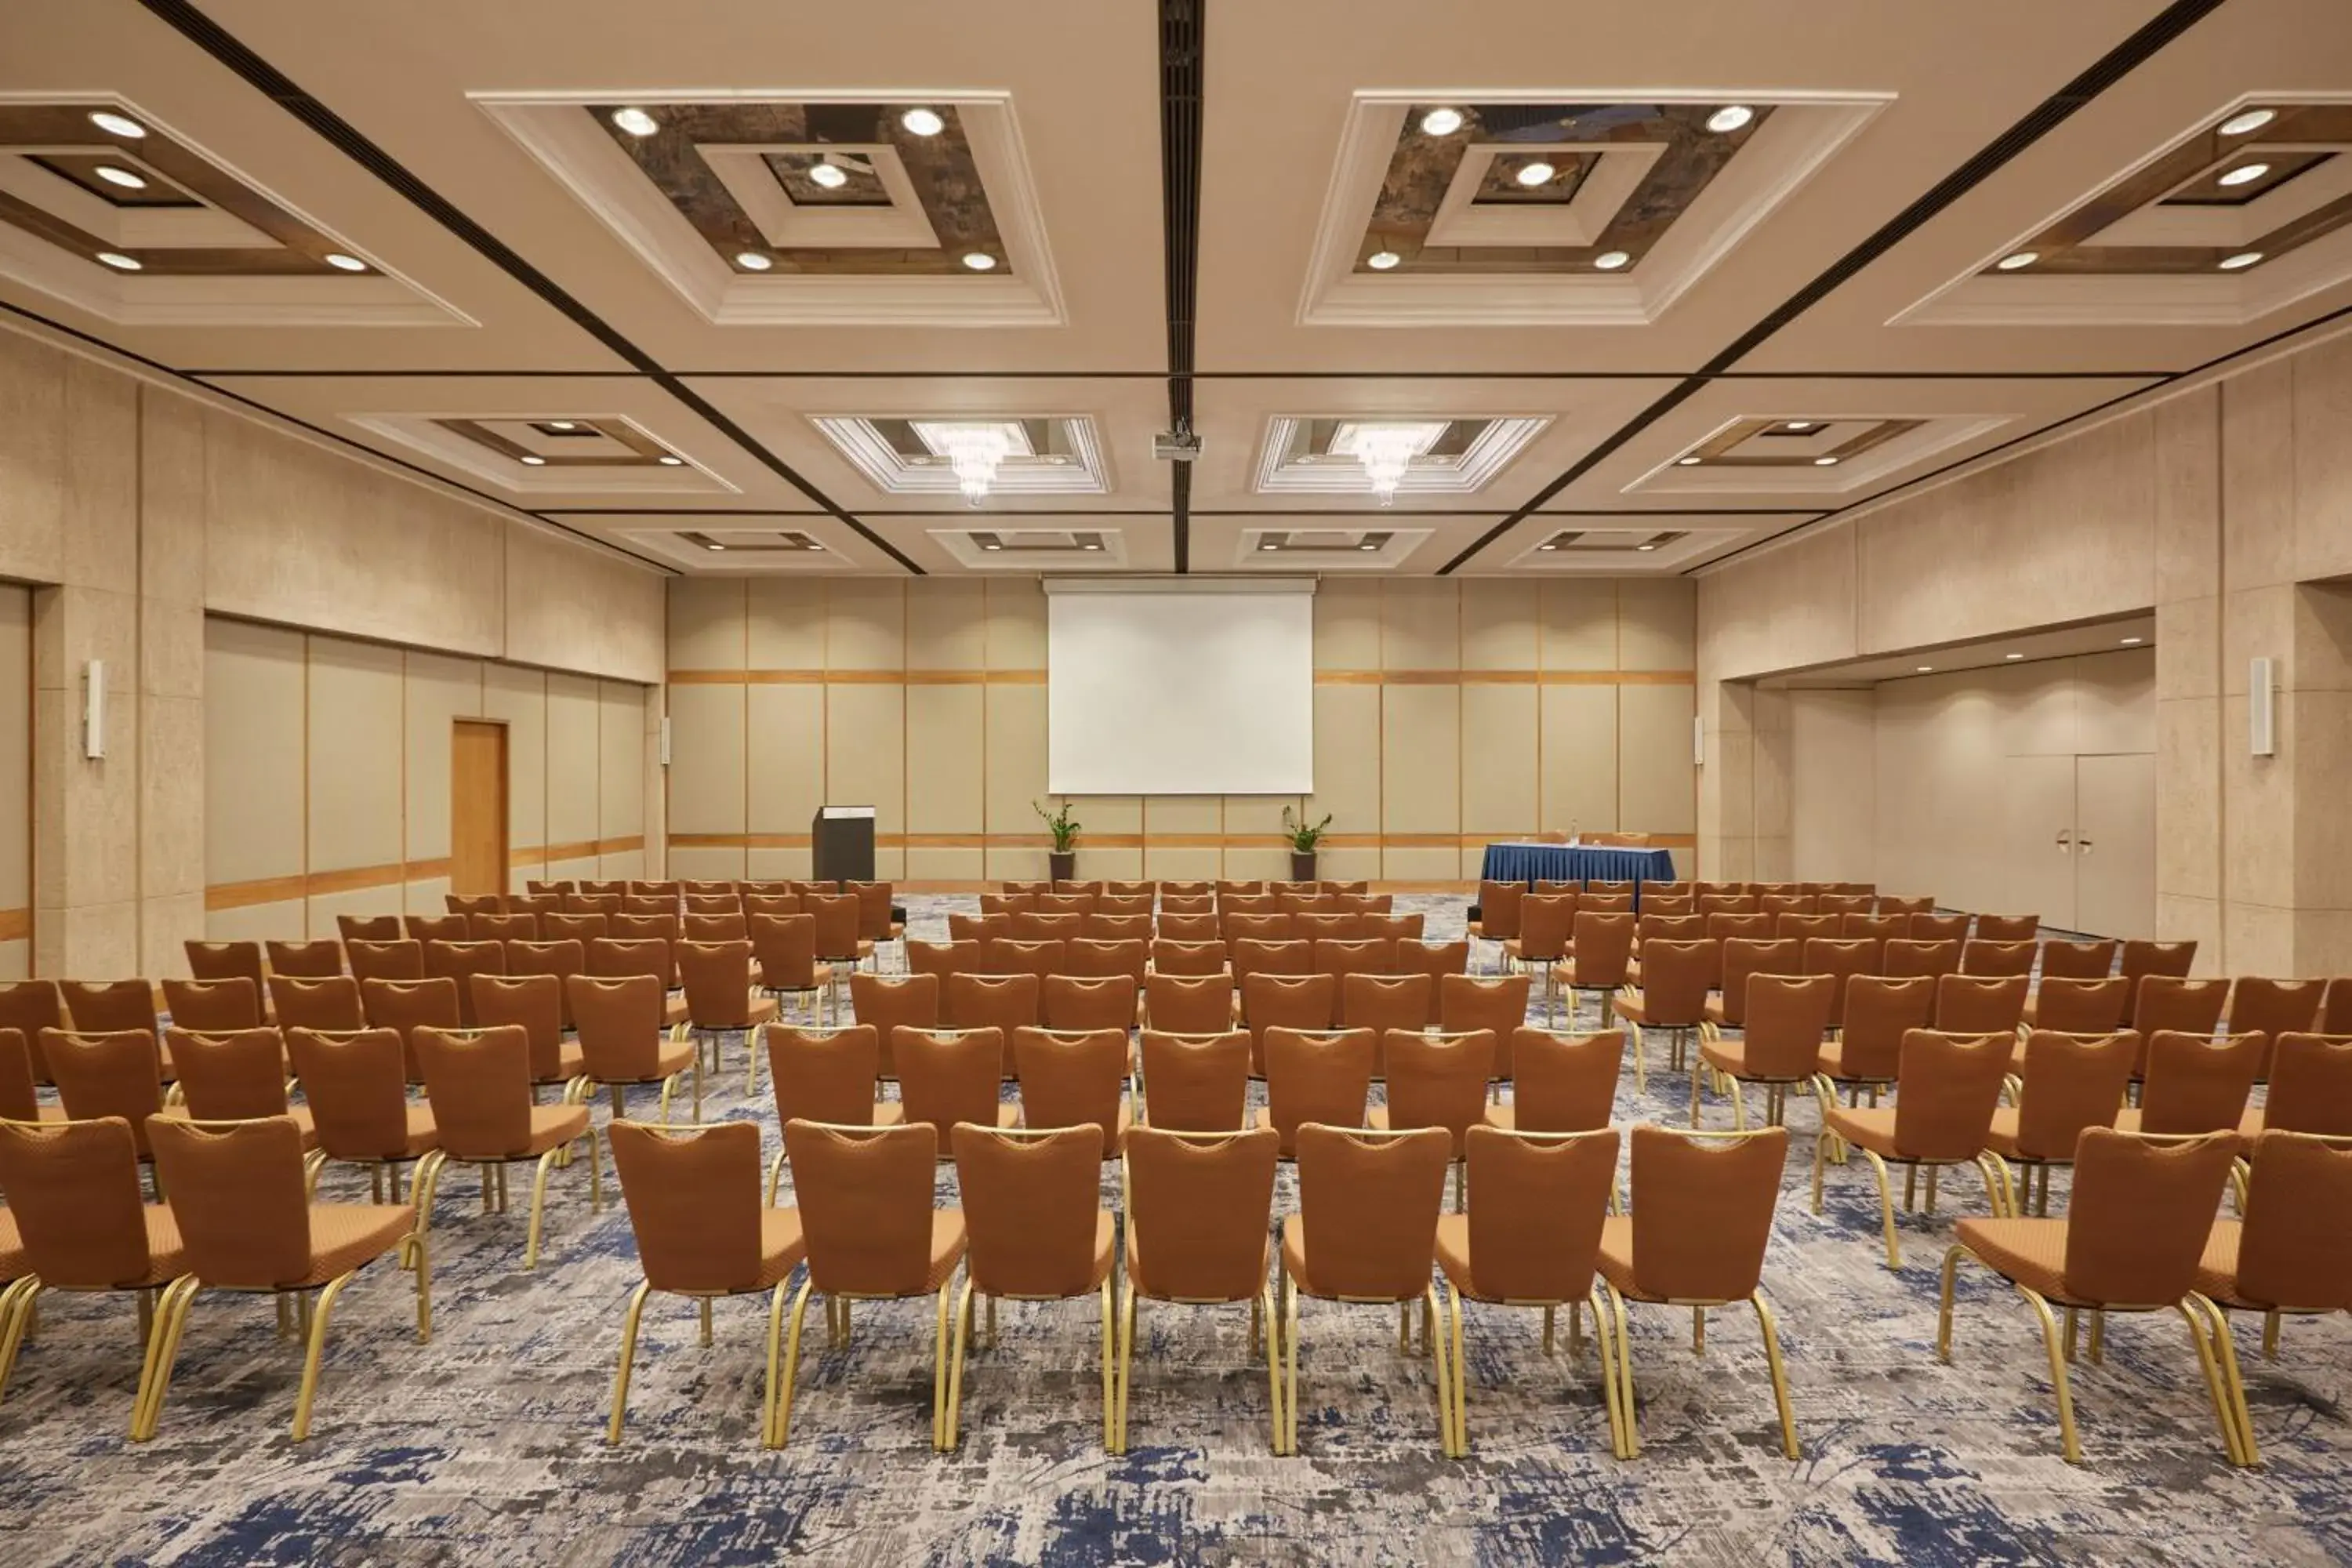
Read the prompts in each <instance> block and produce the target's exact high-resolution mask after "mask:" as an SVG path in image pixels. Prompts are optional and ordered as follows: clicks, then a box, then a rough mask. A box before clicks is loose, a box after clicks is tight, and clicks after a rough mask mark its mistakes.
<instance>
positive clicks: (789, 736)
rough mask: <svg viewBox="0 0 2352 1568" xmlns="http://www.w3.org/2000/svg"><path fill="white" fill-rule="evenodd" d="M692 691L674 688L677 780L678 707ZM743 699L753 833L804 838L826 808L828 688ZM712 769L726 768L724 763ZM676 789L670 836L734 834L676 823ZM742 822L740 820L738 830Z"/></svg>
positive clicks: (768, 689) (768, 690)
mask: <svg viewBox="0 0 2352 1568" xmlns="http://www.w3.org/2000/svg"><path fill="white" fill-rule="evenodd" d="M691 689H693V688H691V687H685V686H673V687H671V688H670V701H671V704H672V712H671V714H670V757H671V759H672V765H671V768H670V773H671V774H672V777H673V780H675V776H676V774H677V758H679V757H680V756H683V755H685V754H686V753H685V752H681V751H680V750H679V742H678V733H679V721H678V718H677V712H676V704H677V699H678V698H679V697H680V696H682V695H683V694H684V693H686V692H688V691H689V690H691ZM718 689H720V690H724V689H726V688H723V687H722V688H718ZM745 696H746V698H747V700H748V702H749V706H750V715H751V719H750V722H751V738H750V745H751V782H750V788H751V802H750V816H749V818H748V821H749V824H750V831H751V832H753V833H806V832H807V831H808V830H809V819H810V818H811V817H813V816H815V815H816V809H817V807H819V806H821V805H824V803H825V795H824V687H822V686H754V687H752V688H751V689H749V690H748V691H747V692H746V693H745ZM736 722H737V724H738V725H739V726H740V724H741V723H742V722H743V721H742V720H740V719H738V720H737V721H736ZM714 765H724V760H723V759H721V760H719V763H715V764H714ZM735 771H736V773H738V774H739V775H740V774H741V773H742V772H743V758H742V755H741V754H740V752H739V753H738V754H737V756H736V759H735ZM742 787H743V786H742V785H741V784H738V785H737V786H736V788H737V789H738V791H739V792H740V790H741V789H742ZM670 789H671V794H670V809H671V820H670V828H671V831H673V832H677V833H688V832H695V831H702V832H724V831H733V830H731V829H719V828H704V829H699V830H698V829H693V828H689V827H688V826H685V825H684V824H683V823H681V822H680V821H678V820H677V784H676V783H675V782H673V783H672V784H671V786H670ZM844 804H846V805H864V804H866V803H864V802H862V801H861V802H845V803H844ZM877 804H878V803H877ZM743 820H745V819H742V818H740V817H739V820H738V827H739V828H740V826H741V825H742V822H743ZM801 854H802V857H803V858H806V857H807V854H808V852H807V851H806V850H803V851H801Z"/></svg>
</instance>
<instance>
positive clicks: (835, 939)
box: [801, 893, 859, 959]
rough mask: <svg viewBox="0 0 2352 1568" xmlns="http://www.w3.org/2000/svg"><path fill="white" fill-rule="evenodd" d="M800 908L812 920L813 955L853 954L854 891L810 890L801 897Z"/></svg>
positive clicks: (855, 939) (855, 936) (843, 956)
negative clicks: (821, 891) (814, 936)
mask: <svg viewBox="0 0 2352 1568" xmlns="http://www.w3.org/2000/svg"><path fill="white" fill-rule="evenodd" d="M801 909H802V910H803V912H805V913H806V914H807V915H808V916H809V918H810V919H812V920H814V921H816V955H817V956H818V957H819V958H841V959H849V958H855V957H856V956H857V943H858V941H859V938H858V934H857V931H858V915H859V907H858V901H857V895H856V894H855V893H835V894H832V895H829V896H828V895H826V894H824V893H812V894H810V895H808V896H807V897H805V898H803V899H802V900H801Z"/></svg>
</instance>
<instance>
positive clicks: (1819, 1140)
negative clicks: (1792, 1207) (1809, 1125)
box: [1813, 1127, 1830, 1214]
mask: <svg viewBox="0 0 2352 1568" xmlns="http://www.w3.org/2000/svg"><path fill="white" fill-rule="evenodd" d="M1829 1142H1830V1130H1829V1129H1828V1128H1827V1127H1824V1128H1822V1130H1821V1131H1819V1132H1817V1133H1815V1134H1813V1212H1814V1213H1815V1214H1819V1213H1821V1212H1822V1155H1823V1154H1824V1153H1825V1152H1827V1150H1828V1148H1829Z"/></svg>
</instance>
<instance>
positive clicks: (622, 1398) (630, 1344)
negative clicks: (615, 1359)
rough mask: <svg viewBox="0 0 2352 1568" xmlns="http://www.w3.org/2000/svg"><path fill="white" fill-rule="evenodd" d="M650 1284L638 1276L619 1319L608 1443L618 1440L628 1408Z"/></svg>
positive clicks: (607, 1432)
mask: <svg viewBox="0 0 2352 1568" xmlns="http://www.w3.org/2000/svg"><path fill="white" fill-rule="evenodd" d="M653 1288H654V1287H653V1281H651V1280H649V1279H648V1280H641V1281H640V1282H639V1283H638V1285H637V1288H636V1289H635V1290H632V1291H630V1292H629V1310H628V1311H627V1312H626V1313H625V1315H624V1316H623V1317H622V1319H621V1370H620V1371H619V1372H618V1373H614V1377H613V1419H612V1422H611V1424H610V1425H608V1426H606V1427H605V1428H604V1441H605V1442H607V1443H617V1442H619V1441H620V1440H621V1419H622V1417H623V1416H624V1415H626V1414H627V1413H628V1408H629V1368H630V1366H631V1365H632V1364H633V1363H635V1361H636V1359H637V1321H638V1320H639V1319H640V1318H642V1317H644V1316H645V1312H646V1293H647V1292H649V1291H651V1290H652V1289H653Z"/></svg>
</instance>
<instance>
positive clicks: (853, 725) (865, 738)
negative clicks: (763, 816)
mask: <svg viewBox="0 0 2352 1568" xmlns="http://www.w3.org/2000/svg"><path fill="white" fill-rule="evenodd" d="M824 800H825V804H826V805H870V806H872V807H874V830H875V831H876V832H877V833H903V832H905V831H906V827H907V693H906V690H905V689H904V688H903V687H898V686H828V687H827V688H826V689H825V693H824ZM877 874H878V872H877Z"/></svg>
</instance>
